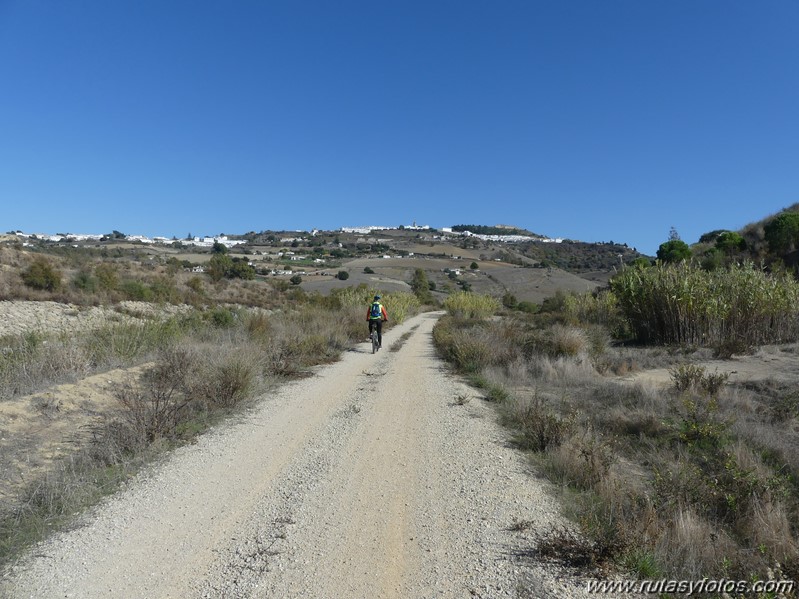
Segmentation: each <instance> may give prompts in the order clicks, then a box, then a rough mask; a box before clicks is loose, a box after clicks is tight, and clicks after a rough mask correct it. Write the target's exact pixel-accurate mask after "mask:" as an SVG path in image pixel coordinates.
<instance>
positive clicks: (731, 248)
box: [716, 231, 746, 256]
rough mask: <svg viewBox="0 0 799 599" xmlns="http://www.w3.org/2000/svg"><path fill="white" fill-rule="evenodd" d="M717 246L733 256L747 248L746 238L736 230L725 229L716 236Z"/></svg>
mask: <svg viewBox="0 0 799 599" xmlns="http://www.w3.org/2000/svg"><path fill="white" fill-rule="evenodd" d="M716 248H718V249H719V250H721V251H722V252H724V253H725V254H727V255H728V256H731V255H732V254H734V253H736V252H740V251H742V250H745V249H746V240H745V239H744V238H743V237H742V236H741V235H740V234H738V233H736V232H735V231H724V232H722V233H719V236H718V237H717V238H716Z"/></svg>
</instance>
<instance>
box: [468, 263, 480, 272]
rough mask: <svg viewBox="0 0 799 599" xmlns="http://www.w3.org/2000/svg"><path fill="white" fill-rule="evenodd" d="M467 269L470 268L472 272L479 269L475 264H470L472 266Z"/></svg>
mask: <svg viewBox="0 0 799 599" xmlns="http://www.w3.org/2000/svg"><path fill="white" fill-rule="evenodd" d="M469 268H471V269H472V270H477V269H478V268H480V267H479V266H478V265H477V262H472V264H471V266H469Z"/></svg>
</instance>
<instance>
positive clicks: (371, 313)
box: [366, 295, 388, 347]
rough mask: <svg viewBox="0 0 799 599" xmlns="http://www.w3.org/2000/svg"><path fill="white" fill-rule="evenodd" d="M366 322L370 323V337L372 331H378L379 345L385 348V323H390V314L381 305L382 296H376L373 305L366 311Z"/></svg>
mask: <svg viewBox="0 0 799 599" xmlns="http://www.w3.org/2000/svg"><path fill="white" fill-rule="evenodd" d="M366 320H367V321H368V322H369V336H370V337H371V335H372V330H373V329H375V328H376V329H377V345H378V347H383V323H384V322H388V313H387V312H386V308H385V306H383V304H381V303H380V296H379V295H376V296H375V299H374V301H373V302H372V305H371V306H369V309H368V310H367V311H366Z"/></svg>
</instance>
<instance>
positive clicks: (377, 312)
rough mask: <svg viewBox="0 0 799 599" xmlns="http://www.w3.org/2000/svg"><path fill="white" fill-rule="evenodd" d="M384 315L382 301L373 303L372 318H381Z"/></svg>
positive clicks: (370, 315)
mask: <svg viewBox="0 0 799 599" xmlns="http://www.w3.org/2000/svg"><path fill="white" fill-rule="evenodd" d="M382 316H383V306H381V305H380V302H374V303H373V304H372V312H371V314H369V317H370V318H381V317H382Z"/></svg>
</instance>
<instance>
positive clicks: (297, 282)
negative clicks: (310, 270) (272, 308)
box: [289, 275, 302, 285]
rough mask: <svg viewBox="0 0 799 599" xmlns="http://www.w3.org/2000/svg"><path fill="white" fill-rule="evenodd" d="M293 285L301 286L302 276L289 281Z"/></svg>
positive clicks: (296, 276) (295, 276)
mask: <svg viewBox="0 0 799 599" xmlns="http://www.w3.org/2000/svg"><path fill="white" fill-rule="evenodd" d="M289 281H290V282H291V284H292V285H299V284H300V283H302V277H301V276H300V275H294V276H293V277H291V278H290V279H289Z"/></svg>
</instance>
